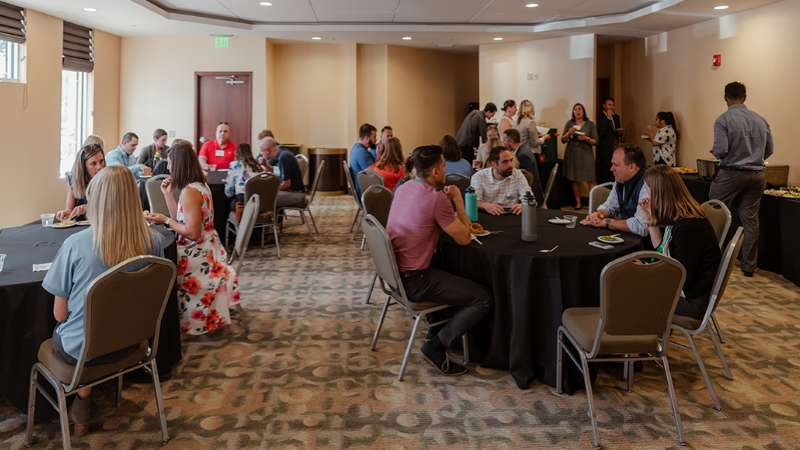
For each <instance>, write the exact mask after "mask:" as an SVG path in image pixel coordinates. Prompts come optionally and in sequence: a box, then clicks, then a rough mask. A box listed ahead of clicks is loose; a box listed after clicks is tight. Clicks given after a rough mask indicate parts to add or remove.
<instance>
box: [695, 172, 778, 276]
mask: <svg viewBox="0 0 800 450" xmlns="http://www.w3.org/2000/svg"><path fill="white" fill-rule="evenodd" d="M766 185H767V182H766V180H765V178H764V173H763V172H755V171H748V170H733V169H726V168H722V169H720V170H719V172H717V175H716V177H714V181H713V182H712V183H711V192H710V194H709V196H710V197H711V198H716V199H718V200H721V201H722V202H723V203H725V206H727V207H728V209H730V210H731V214H732V215H733V217H734V218H738V219H739V220H738V222H737V221H736V220H734V221H733V223H732V224H731V229H732V230H735V229H736V228H735V227H736V226H737V224H741V225H742V226H743V227H744V242H742V251H741V253H740V255H739V257H740V258H741V261H742V270H744V271H745V272H753V271H755V269H756V263H757V262H758V236H759V231H758V225H759V224H758V211H759V208H760V207H761V194H762V193H763V192H764V188H765V187H766Z"/></svg>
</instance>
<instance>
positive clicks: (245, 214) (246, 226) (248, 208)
mask: <svg viewBox="0 0 800 450" xmlns="http://www.w3.org/2000/svg"><path fill="white" fill-rule="evenodd" d="M260 200H261V198H260V196H259V195H258V194H253V195H251V196H250V199H248V200H247V203H246V204H245V205H244V211H242V220H241V221H239V230H238V232H237V233H236V242H235V243H234V244H233V252H232V254H231V260H234V259H235V260H236V266H235V269H236V272H237V273H238V272H239V270H240V269H241V268H242V263H243V262H244V254H245V253H247V244H249V243H250V237H251V236H252V235H253V227H255V225H256V218H257V217H258V210H259V208H260Z"/></svg>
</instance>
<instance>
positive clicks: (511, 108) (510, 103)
mask: <svg viewBox="0 0 800 450" xmlns="http://www.w3.org/2000/svg"><path fill="white" fill-rule="evenodd" d="M501 109H502V110H503V117H501V118H500V121H499V122H498V123H497V131H499V132H500V136H502V135H503V133H505V132H506V130H509V129H511V128H514V116H515V115H516V114H517V102H515V101H514V100H506V101H505V102H503V107H502V108H501Z"/></svg>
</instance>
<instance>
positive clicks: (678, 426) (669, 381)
mask: <svg viewBox="0 0 800 450" xmlns="http://www.w3.org/2000/svg"><path fill="white" fill-rule="evenodd" d="M661 361H662V362H663V364H664V375H665V376H666V377H667V390H668V392H669V402H670V404H671V405H672V417H674V418H675V428H676V429H677V430H678V445H679V446H684V445H686V441H684V440H683V423H682V422H681V413H680V412H678V402H677V401H676V400H675V387H674V386H673V385H672V373H671V372H670V370H669V361H668V360H667V357H666V356H662V357H661Z"/></svg>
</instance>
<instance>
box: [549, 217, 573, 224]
mask: <svg viewBox="0 0 800 450" xmlns="http://www.w3.org/2000/svg"><path fill="white" fill-rule="evenodd" d="M548 222H550V223H552V224H553V225H566V224H568V223H570V222H571V220H569V219H565V218H563V217H553V218H552V219H549V220H548Z"/></svg>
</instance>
